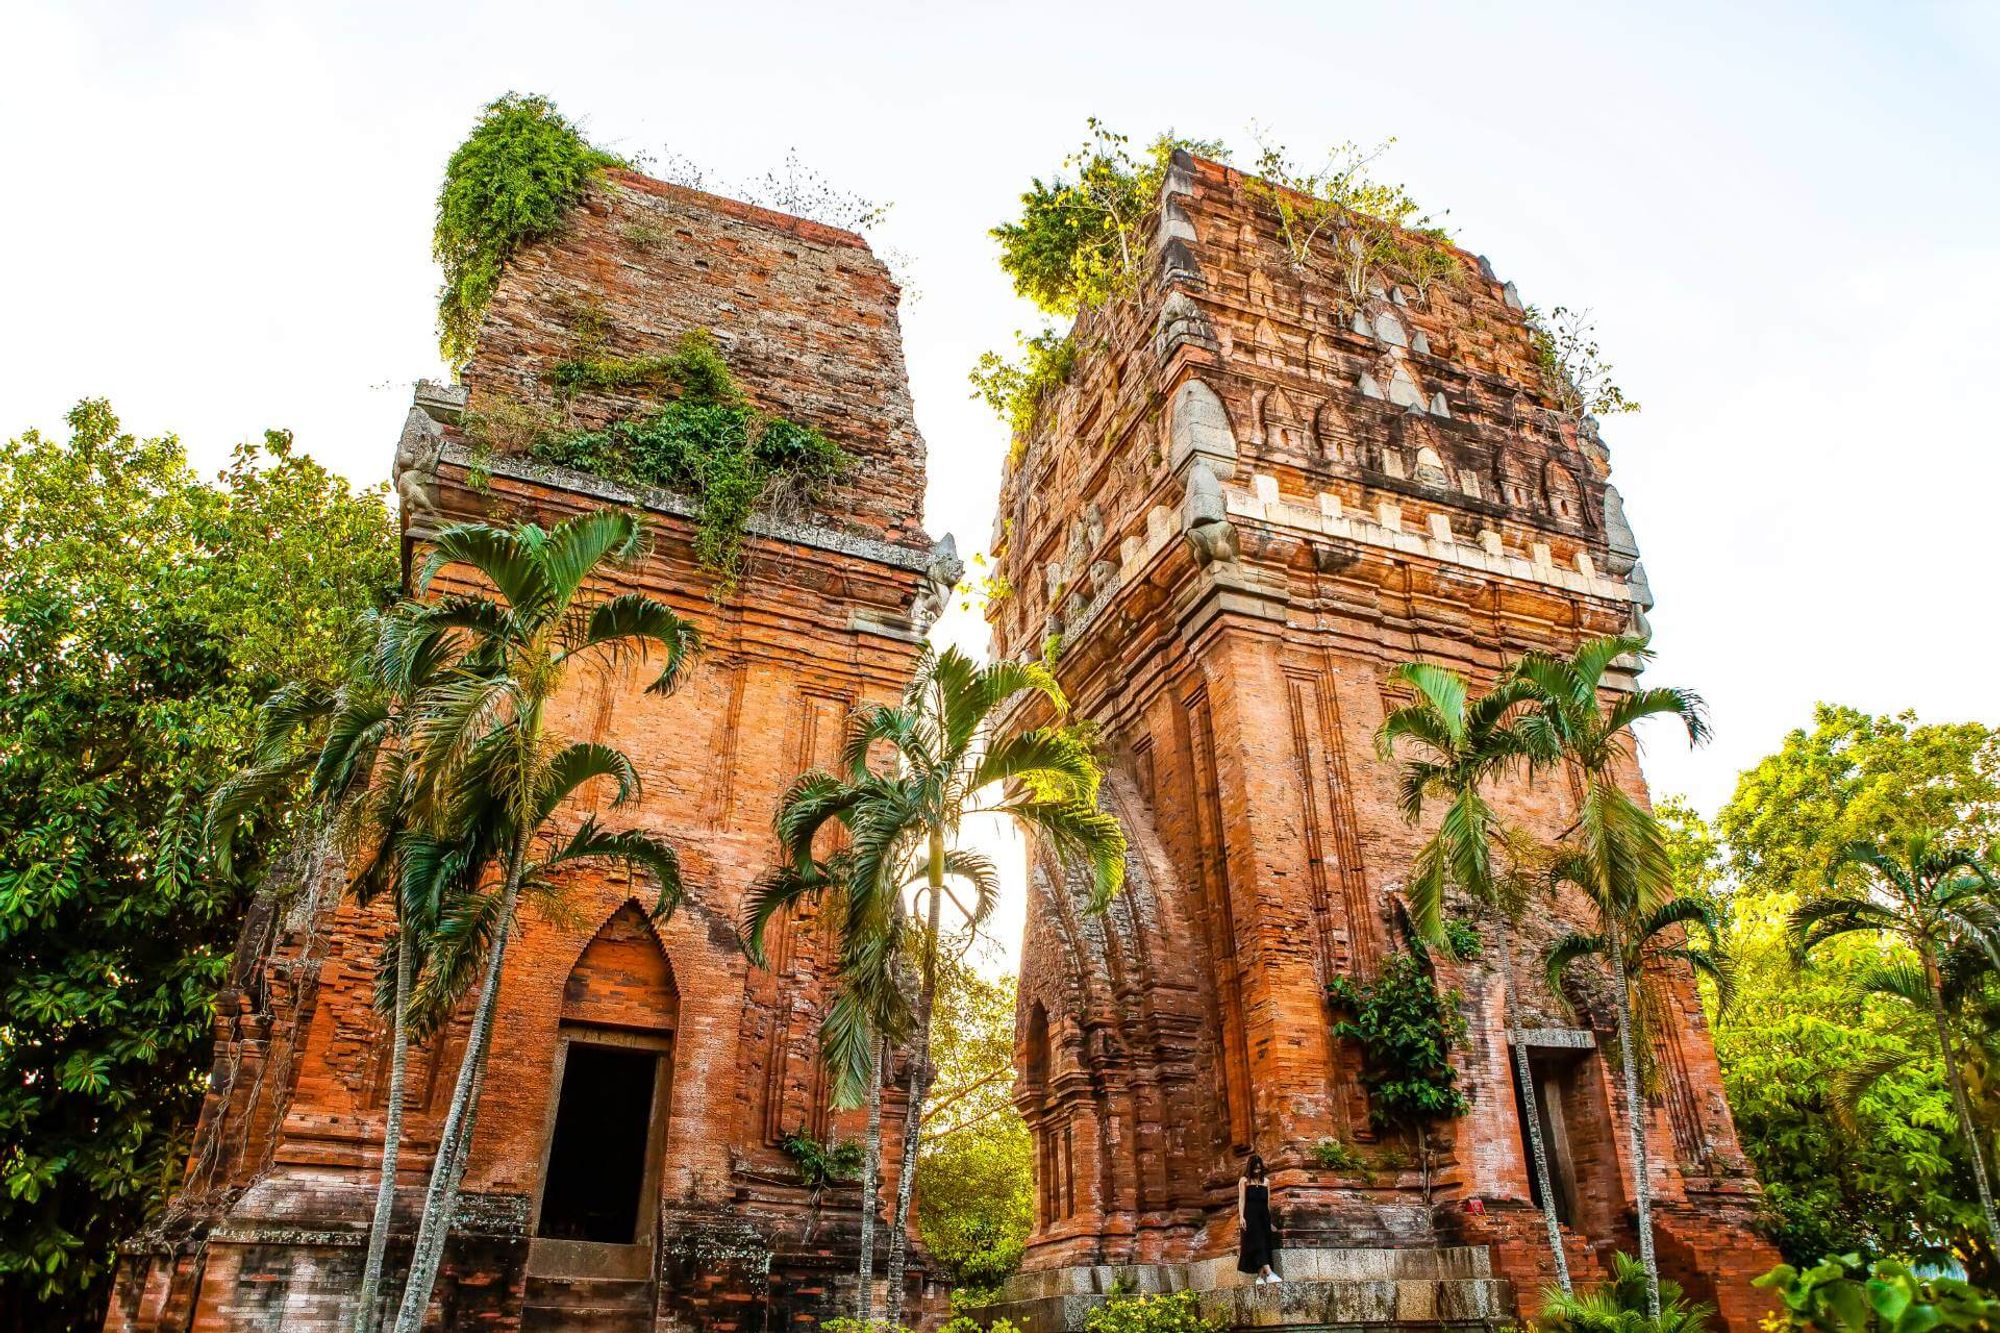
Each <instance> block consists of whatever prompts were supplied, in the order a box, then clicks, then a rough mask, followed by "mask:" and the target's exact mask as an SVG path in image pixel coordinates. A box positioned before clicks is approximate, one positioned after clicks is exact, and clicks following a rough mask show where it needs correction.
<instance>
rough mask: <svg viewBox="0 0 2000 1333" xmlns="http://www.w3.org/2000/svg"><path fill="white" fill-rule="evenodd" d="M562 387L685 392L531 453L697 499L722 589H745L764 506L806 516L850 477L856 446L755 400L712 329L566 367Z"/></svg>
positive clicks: (707, 552)
mask: <svg viewBox="0 0 2000 1333" xmlns="http://www.w3.org/2000/svg"><path fill="white" fill-rule="evenodd" d="M550 378H551V379H553V380H554V381H555V383H556V386H557V391H558V393H559V394H562V395H563V396H565V397H567V395H569V394H571V393H576V392H584V391H589V390H606V389H629V388H634V387H646V388H651V389H654V390H656V391H658V392H659V393H662V394H667V393H671V394H673V395H674V396H673V397H672V398H671V399H670V400H669V401H667V402H665V403H664V404H662V405H661V406H660V407H659V408H658V409H657V410H656V411H654V412H652V413H651V414H649V415H647V416H643V417H638V418H632V419H627V420H623V421H615V422H613V423H612V424H611V425H609V426H607V427H605V428H604V429H602V430H573V431H567V432H561V433H550V434H546V435H544V436H542V437H540V438H538V439H536V440H535V441H534V442H533V443H532V444H531V445H530V446H529V448H528V454H529V456H530V457H532V458H535V459H537V460H538V461H540V462H544V463H553V464H556V465H558V466H561V467H572V468H576V469H578V470H580V471H583V472H590V473H594V474H596V475H598V476H600V477H605V478H608V479H609V480H612V481H617V482H623V483H625V484H627V485H633V486H657V487H662V488H664V489H667V490H671V491H678V492H680V493H682V494H685V495H687V496H689V497H690V498H692V499H693V500H694V502H695V504H696V506H697V509H696V514H695V522H696V532H695V558H696V560H697V561H698V562H699V563H700V564H701V566H702V567H703V568H704V569H706V570H708V571H709V572H710V573H712V574H714V575H716V578H717V590H718V592H722V591H727V590H728V589H729V588H731V587H733V586H734V585H735V581H736V576H737V574H738V573H739V572H740V570H741V567H742V561H743V538H744V535H745V534H746V533H747V532H748V531H749V526H750V519H751V516H752V515H753V514H755V513H756V512H757V511H758V510H759V509H765V510H774V511H776V512H777V513H779V514H781V515H784V514H796V513H799V512H800V511H802V510H804V509H805V508H806V507H807V506H809V505H810V504H812V503H813V502H815V501H816V500H817V499H818V498H819V496H820V495H821V493H822V492H823V491H824V489H825V487H826V486H828V485H829V484H831V483H832V482H833V481H834V480H835V479H836V478H838V477H839V476H840V475H841V474H842V473H844V472H845V471H846V470H847V469H848V467H849V466H850V463H851V460H850V458H849V457H848V455H847V453H846V451H844V450H843V449H841V448H840V446H838V445H837V444H835V443H834V442H833V441H831V440H829V439H828V438H827V437H826V436H825V435H824V434H822V433H821V432H820V431H819V430H818V429H817V428H816V427H813V426H807V425H801V424H800V423H798V422H796V421H789V420H786V419H785V418H783V417H777V416H771V415H768V414H766V413H763V412H760V411H758V410H757V409H755V408H753V407H751V406H750V405H749V402H748V400H747V399H746V398H745V396H744V394H743V391H742V390H741V389H740V388H738V387H737V384H736V381H735V378H734V377H733V376H731V375H730V373H729V367H728V365H727V364H726V363H725V362H724V361H723V359H722V354H721V352H720V351H719V350H717V348H716V346H715V340H714V339H713V338H712V337H711V336H710V335H709V333H708V332H707V330H705V329H691V330H689V331H688V332H687V333H685V334H683V335H682V337H681V340H680V343H679V345H678V346H677V347H676V348H675V349H674V351H673V352H671V353H668V354H666V355H660V356H647V357H636V358H629V359H625V360H613V359H606V358H585V359H576V360H570V361H563V362H558V363H557V364H556V366H555V367H554V369H553V370H552V371H551V372H550Z"/></svg>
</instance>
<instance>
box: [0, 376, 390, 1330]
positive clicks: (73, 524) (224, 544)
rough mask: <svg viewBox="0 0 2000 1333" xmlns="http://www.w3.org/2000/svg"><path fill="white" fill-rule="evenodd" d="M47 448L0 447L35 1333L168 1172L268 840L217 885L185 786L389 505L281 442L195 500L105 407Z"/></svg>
mask: <svg viewBox="0 0 2000 1333" xmlns="http://www.w3.org/2000/svg"><path fill="white" fill-rule="evenodd" d="M69 429H70V433H69V437H68V438H67V439H66V440H64V439H55V438H50V437H45V436H43V435H41V434H40V433H38V432H36V431H32V430H31V431H27V432H25V433H23V434H22V435H21V436H20V437H19V438H17V439H14V440H10V441H8V442H7V443H6V445H5V446H4V447H0V551H4V553H5V555H4V558H0V979H4V980H0V1143H4V1145H5V1147H4V1148H0V1322H8V1323H10V1324H12V1323H13V1322H14V1320H15V1319H17V1318H24V1319H27V1320H28V1321H29V1322H31V1323H39V1324H41V1325H44V1326H60V1325H62V1324H64V1323H67V1322H74V1321H76V1320H77V1319H80V1318H86V1317H87V1315H88V1312H89V1311H91V1310H93V1309H95V1308H96V1306H97V1303H98V1302H99V1301H100V1300H101V1297H102V1292H103V1290H104V1283H105V1282H106V1281H107V1280H108V1277H109V1265H110V1263H111V1260H112V1246H113V1244H114V1243H115V1242H116V1241H117V1240H119V1239H121V1238H122V1237H124V1236H126V1235H129V1234H130V1233H131V1232H133V1231H134V1230H136V1229H137V1228H138V1227H139V1226H140V1225H141V1224H142V1223H143V1222H144V1221H145V1219H146V1218H147V1216H148V1215H149V1213H150V1212H151V1210H152V1209H153V1208H154V1207H155V1206H156V1205H157V1204H158V1203H159V1202H160V1200H161V1199H162V1198H163V1196H164V1193H165V1191H166V1189H167V1188H168V1187H169V1186H170V1185H171V1184H172V1182H173V1181H174V1180H176V1179H178V1174H179V1169H180V1166H181V1163H182V1160H183V1155H184V1149H185V1133H186V1131H187V1129H188V1128H189V1125H190V1122H191V1120H192V1117H193V1115H194V1112H195V1111H196V1109H197V1108H198V1106H199V1104H200V1095H201V1085H202V1075H203V1073H204V1072H205V1068H206V1055H207V1047H208V1040H209V1022H210V1004H211V1001H212V999H213V996H214V992H215V988H216V986H217V984H218V983H219V982H220V980H221V978H222V976H223V974H224V970H225V968H226V966H227V963H228V957H229V950H230V944H231V941H232V939H233V937H234V934H235V931H236V927H237V919H238V917H239V916H240V914H241V909H242V907H243V905H244V903H245V901H246V898H247V896H248V888H247V886H248V885H251V884H254V883H255V882H256V879H257V877H258V874H259V871H260V868H261V867H262V866H263V865H264V863H265V862H266V861H267V860H268V859H269V857H270V856H271V854H272V853H273V851H274V850H275V849H276V848H277V846H278V845H279V844H280V843H281V842H282V841H283V840H284V839H285V838H287V837H288V836H289V832H288V830H287V829H286V828H285V827H284V825H283V822H282V818H281V817H278V818H267V819H265V820H263V821H262V822H261V823H259V824H258V825H257V826H256V827H254V828H253V829H250V830H247V831H246V836H245V837H244V838H243V839H242V840H241V841H240V843H239V845H238V849H237V855H236V858H235V863H234V866H233V874H225V873H223V872H222V871H221V870H220V869H219V868H218V867H217V866H216V865H215V864H214V863H213V861H212V860H211V858H210V856H209V854H208V851H207V850H206V848H205V846H204V843H203V839H202V838H201V837H200V829H201V823H202V817H203V812H204V806H205V804H206V799H207V795H208V793H209V792H210V790H211V789H212V788H213V787H214V785H215V784H216V783H217V782H219V781H220V780H222V778H223V777H225V776H226V775H227V774H228V772H229V771H230V769H231V767H232V766H233V764H234V762H235V760H236V758H237V756H238V755H239V754H240V753H241V752H242V750H243V749H244V747H245V746H246V744H247V743H248V741H249V739H250V735H251V731H252V728H253V724H254V714H255V710H256V705H257V702H258V700H260V699H261V698H262V697H263V696H265V695H266V694H268V693H270V692H271V691H272V690H273V689H275V688H276V687H278V686H279V685H281V684H283V683H286V682H288V681H299V680H317V681H321V682H330V681H331V680H332V679H333V678H334V677H335V676H336V675H337V673H338V670H339V668H340V666H341V664H342V663H343V662H344V660H345V658H346V655H347V645H346V643H345V641H344V640H345V636H346V634H347V633H348V632H349V629H350V627H351V626H352V625H353V623H354V622H355V620H356V619H357V613H358V612H360V611H361V610H363V609H365V608H367V607H370V606H374V605H377V604H379V603H381V602H382V601H384V600H385V599H386V598H387V597H388V596H389V595H390V594H391V593H392V592H393V591H394V588H395V581H396V567H397V565H396V550H395V540H394V532H393V525H392V523H391V521H390V515H389V511H388V509H387V507H386V505H385V502H384V494H385V489H384V488H375V489H368V490H356V489H355V488H354V487H352V486H351V485H349V484H348V483H347V482H346V481H345V480H343V479H342V478H340V477H338V476H335V475H334V474H332V473H330V472H328V471H327V470H326V469H325V468H323V467H321V466H320V465H319V464H317V463H315V462H313V461H312V460H311V459H310V458H308V457H306V456H305V455H303V454H299V453H296V452H294V450H293V446H292V440H291V437H290V436H289V435H287V434H285V433H283V432H275V431H274V432H270V433H268V434H267V435H266V436H265V439H264V442H263V444H262V445H245V446H242V447H240V448H238V449H237V450H236V451H235V454H234V455H233V457H232V458H231V460H230V463H229V466H228V467H227V468H226V469H225V470H224V471H223V472H222V473H221V475H220V476H219V477H217V478H216V479H215V480H214V481H212V482H209V481H204V480H203V479H202V478H201V477H200V476H199V475H198V474H197V473H196V472H195V470H194V469H193V468H192V467H191V466H190V464H189V462H188V458H187V455H186V452H185V450H184V449H183V448H182V446H181V445H180V443H179V442H178V441H177V440H176V439H174V438H173V437H171V436H167V437H162V438H157V439H139V438H137V437H135V436H133V435H130V434H127V433H124V432H123V431H121V429H120V427H119V422H118V418H117V417H116V416H115V415H114V414H113V412H112V410H111V408H110V406H109V405H108V404H106V403H104V402H101V401H90V402H85V403H82V404H79V405H78V406H77V407H76V408H75V409H74V410H73V411H72V412H71V413H70V414H69ZM29 1312H33V1313H29ZM15 1326H18V1325H15Z"/></svg>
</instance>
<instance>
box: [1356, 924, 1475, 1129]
mask: <svg viewBox="0 0 2000 1333" xmlns="http://www.w3.org/2000/svg"><path fill="white" fill-rule="evenodd" d="M1326 989H1327V994H1328V995H1329V996H1330V997H1331V998H1332V1000H1333V1003H1334V1005H1335V1006H1336V1007H1337V1008H1338V1009H1340V1010H1342V1011H1343V1012H1344V1014H1345V1016H1344V1017H1342V1018H1339V1019H1337V1020H1336V1021H1335V1023H1334V1024H1333V1031H1334V1034H1335V1035H1336V1036H1340V1037H1346V1038H1348V1039H1350V1040H1352V1041H1355V1042H1358V1043H1360V1045H1361V1051H1362V1057H1363V1060H1364V1061H1365V1067H1364V1069H1363V1072H1362V1076H1361V1081H1362V1083H1363V1085H1364V1086H1366V1087H1367V1089H1368V1103H1369V1110H1368V1114H1369V1119H1370V1120H1371V1121H1372V1122H1373V1123H1374V1125H1375V1127H1376V1128H1377V1129H1383V1130H1404V1131H1409V1132H1413V1133H1416V1134H1418V1135H1419V1136H1421V1135H1422V1132H1423V1131H1424V1129H1425V1128H1426V1127H1428V1126H1429V1124H1430V1123H1431V1122H1432V1121H1435V1120H1442V1119H1448V1118H1450V1117H1452V1116H1459V1115H1463V1114H1465V1112H1466V1111H1467V1110H1469V1109H1470V1107H1471V1103H1470V1102H1468V1101H1467V1100H1466V1096H1465V1093H1464V1092H1463V1091H1462V1090H1460V1088H1459V1086H1458V1071H1457V1070H1456V1069H1454V1068H1452V1064H1451V1052H1452V1049H1453V1048H1454V1047H1455V1046H1457V1045H1458V1043H1459V1042H1461V1041H1463V1040H1464V1038H1465V1031H1466V1023H1465V1017H1464V1015H1462V1014H1460V1013H1459V1012H1458V1004H1459V1001H1460V999H1461V998H1462V997H1461V996H1460V995H1459V993H1458V992H1457V991H1450V992H1447V993H1444V994H1440V993H1439V991H1438V988H1437V982H1436V981H1435V979H1434V978H1433V977H1432V976H1431V971H1430V968H1428V967H1427V966H1425V964H1424V961H1423V960H1422V959H1420V958H1418V957H1417V956H1416V955H1415V954H1411V953H1399V954H1397V955H1395V956H1394V957H1393V958H1391V959H1390V960H1389V961H1388V963H1387V964H1386V965H1385V966H1384V967H1383V968H1382V971H1381V974H1380V975H1378V976H1377V977H1375V978H1374V979H1373V980H1372V981H1366V982H1358V983H1357V982H1356V981H1354V980H1353V979H1352V978H1350V977H1336V978H1334V980H1333V981H1332V982H1331V983H1330V984H1329V985H1328V986H1327V988H1326Z"/></svg>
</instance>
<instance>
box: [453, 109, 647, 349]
mask: <svg viewBox="0 0 2000 1333" xmlns="http://www.w3.org/2000/svg"><path fill="white" fill-rule="evenodd" d="M623 165H625V163H624V161H623V159H621V158H618V157H616V156H614V155H613V154H610V153H607V152H605V151H604V150H603V149H600V148H593V147H592V146H591V145H590V144H589V143H587V142H585V140H584V138H583V135H582V133H581V132H579V131H578V129H577V127H576V126H575V125H573V124H571V123H570V122H569V121H568V120H566V119H564V118H563V116H562V115H561V114H560V113H559V112H558V111H557V110H556V109H555V107H554V106H553V105H552V104H551V103H550V102H549V101H548V100H547V99H546V98H542V97H535V96H524V95H522V94H519V93H508V94H507V95H506V96H505V97H501V98H498V99H496V100H495V101H493V102H490V103H488V104H487V106H486V108H485V110H484V111H483V112H481V113H480V117H479V123H478V124H477V125H475V126H473V129H472V133H471V134H469V135H467V136H466V139H465V142H464V143H462V144H460V145H459V146H458V149H457V151H456V152H454V153H453V154H452V155H451V160H450V161H449V162H448V163H446V164H445V169H444V184H443V185H442V186H441V187H440V188H439V190H438V198H437V220H436V222H435V224H434V225H433V227H432V230H431V256H432V257H433V258H434V259H436V260H437V262H438V264H439V265H440V266H441V267H442V268H443V269H444V285H443V286H442V287H441V288H440V289H439V292H438V341H439V345H440V347H441V349H442V350H443V352H444V356H445V359H446V360H447V361H449V362H451V363H452V364H453V365H454V366H462V365H464V364H465V362H466V361H467V359H468V358H470V357H471V355H472V347H473V343H474V341H475V339H476V338H477V336H478V332H479V321H480V319H481V317H482V316H484V315H485V313H486V305H487V303H488V302H489V301H491V300H492V299H493V293H494V291H495V290H496V289H497V288H498V287H499V285H500V275H501V274H502V273H503V272H504V271H505V270H506V267H507V261H508V260H509V259H511V258H512V257H513V255H514V252H515V251H517V250H519V249H520V248H521V247H522V246H524V245H528V244H530V243H531V242H534V241H538V240H541V239H543V238H545V237H548V236H552V235H554V234H555V233H556V232H558V231H560V230H561V229H562V225H563V220H564V219H565V218H566V217H568V215H569V212H570V210H571V209H573V208H575V207H576V205H577V204H578V203H579V202H581V201H582V199H583V195H584V191H585V190H586V189H587V188H588V187H589V185H590V182H591V180H592V179H593V178H594V177H595V176H596V175H597V174H598V173H599V172H601V171H602V170H604V168H606V167H617V166H623Z"/></svg>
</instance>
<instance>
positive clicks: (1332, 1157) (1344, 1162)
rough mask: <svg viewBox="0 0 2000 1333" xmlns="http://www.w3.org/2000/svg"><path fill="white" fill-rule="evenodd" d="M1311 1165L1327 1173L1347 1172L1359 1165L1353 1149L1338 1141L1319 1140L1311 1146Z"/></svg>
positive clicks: (1359, 1160)
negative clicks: (1321, 1168)
mask: <svg viewBox="0 0 2000 1333" xmlns="http://www.w3.org/2000/svg"><path fill="white" fill-rule="evenodd" d="M1312 1160H1313V1165H1314V1166H1317V1167H1323V1168H1324V1169H1326V1170H1328V1171H1347V1170H1352V1169H1353V1168H1354V1167H1357V1166H1360V1165H1361V1159H1360V1158H1359V1157H1356V1156H1355V1155H1354V1149H1352V1148H1350V1147H1348V1146H1347V1145H1346V1144H1345V1143H1342V1142H1341V1141H1340V1140H1339V1139H1321V1140H1320V1141H1319V1142H1318V1143H1315V1144H1314V1145H1313V1146H1312Z"/></svg>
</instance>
